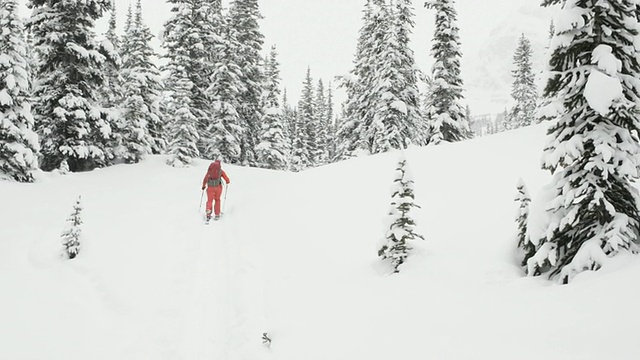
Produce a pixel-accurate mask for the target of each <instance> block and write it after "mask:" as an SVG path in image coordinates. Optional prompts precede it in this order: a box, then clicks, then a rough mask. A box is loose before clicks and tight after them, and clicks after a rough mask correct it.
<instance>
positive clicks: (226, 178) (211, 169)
mask: <svg viewBox="0 0 640 360" xmlns="http://www.w3.org/2000/svg"><path fill="white" fill-rule="evenodd" d="M215 163H216V162H215V161H214V162H212V163H211V164H210V165H209V169H207V173H206V174H204V179H202V188H203V189H204V188H205V187H206V186H207V180H209V178H210V177H212V176H213V170H214V168H215V166H216V164H215ZM217 165H218V166H220V164H217ZM220 171H221V172H222V173H221V176H222V178H223V179H224V181H225V182H226V183H227V184H229V183H231V181H230V180H229V177H228V176H227V173H225V172H224V170H222V169H220ZM218 186H222V182H221V183H220V185H218Z"/></svg>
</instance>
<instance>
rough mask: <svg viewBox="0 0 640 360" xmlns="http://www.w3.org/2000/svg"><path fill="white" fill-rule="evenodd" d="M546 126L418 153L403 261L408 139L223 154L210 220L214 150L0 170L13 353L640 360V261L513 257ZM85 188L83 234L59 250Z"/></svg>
mask: <svg viewBox="0 0 640 360" xmlns="http://www.w3.org/2000/svg"><path fill="white" fill-rule="evenodd" d="M544 131H545V129H544V127H543V126H534V127H530V128H527V129H521V130H518V131H512V132H507V133H502V134H499V135H495V136H491V137H485V138H481V139H477V140H471V141H466V142H462V143H458V144H446V145H441V146H438V147H430V148H426V149H424V148H415V149H411V150H408V151H406V152H405V155H406V157H407V159H408V162H409V166H410V167H411V170H412V172H413V174H414V178H415V193H416V203H417V204H418V205H420V206H422V209H420V210H419V211H417V212H415V213H414V216H415V219H416V221H417V223H418V229H417V231H418V233H420V234H422V235H424V236H425V238H426V240H425V241H417V242H416V243H414V244H412V245H414V247H415V249H414V251H413V253H412V254H411V256H410V257H409V259H408V262H407V263H406V264H405V265H403V267H402V268H401V273H400V274H396V275H388V274H387V273H386V272H385V268H384V266H381V263H380V261H379V260H378V258H377V254H376V253H377V250H378V248H379V246H380V241H381V240H382V238H383V236H384V232H385V229H384V226H383V225H382V224H383V223H384V222H385V218H386V213H387V210H388V208H389V202H390V199H391V197H390V193H389V188H390V186H391V182H392V180H393V174H394V170H395V167H396V163H397V160H398V158H399V153H388V154H383V155H378V156H372V157H367V158H359V159H353V160H350V161H346V162H342V163H339V164H334V165H329V166H324V167H321V168H317V169H313V170H309V171H306V172H303V173H299V174H288V173H280V172H273V171H267V170H257V169H247V168H239V167H235V166H228V165H227V166H225V170H226V171H227V173H228V174H229V176H230V177H231V181H232V183H231V185H230V186H229V192H228V197H227V203H226V204H225V214H224V216H223V218H222V220H220V221H219V222H214V223H212V224H211V225H209V226H205V225H203V222H202V212H201V210H200V209H199V208H198V205H199V201H200V194H201V192H200V182H201V179H202V176H203V175H204V172H205V169H206V167H207V165H208V162H206V161H204V160H203V161H200V162H198V164H197V165H196V166H194V167H192V168H186V169H174V168H171V167H168V166H166V165H164V159H163V157H151V158H150V159H148V160H146V161H145V162H144V163H142V164H138V165H120V166H115V167H111V168H107V169H102V170H96V171H93V172H89V173H81V174H71V175H66V176H60V175H53V174H43V175H42V177H41V180H40V181H39V182H38V183H36V184H14V183H6V182H4V183H0V198H1V199H2V205H1V206H0V219H2V226H1V227H0V248H1V249H2V251H0V289H2V296H1V297H0V359H11V360H13V359H122V360H128V359H131V360H138V359H185V360H186V359H225V360H233V359H278V360H297V359H312V360H315V359H318V360H320V359H322V360H324V359H354V358H357V359H388V358H408V359H445V360H446V359H453V360H458V359H464V360H467V359H524V360H526V359H532V360H533V359H541V358H544V359H558V360H560V359H563V360H564V359H581V360H588V359H594V360H595V359H617V360H625V359H629V360H631V359H638V358H640V349H639V348H638V347H637V346H635V333H636V330H638V328H639V326H640V325H639V324H640V315H639V314H638V313H637V312H635V311H630V308H629V306H628V305H626V303H628V302H630V301H633V299H635V298H637V297H638V295H640V291H639V290H638V288H637V286H634V285H633V284H635V283H637V282H638V281H639V280H640V260H639V259H637V258H635V257H631V256H623V257H618V258H616V259H614V260H612V261H611V262H610V263H608V264H606V265H605V267H604V268H603V269H602V270H600V271H598V272H595V273H593V272H588V273H583V274H581V275H579V276H577V277H576V278H575V280H574V281H573V282H572V284H571V285H568V286H561V285H557V284H555V283H553V282H549V281H548V280H546V279H544V278H526V277H523V276H522V273H521V271H520V269H519V268H518V266H517V265H516V264H515V260H514V258H513V253H514V247H515V239H514V235H515V231H516V228H515V222H514V216H515V209H516V205H515V203H514V202H513V197H514V195H515V192H516V183H517V180H518V178H520V177H523V178H524V180H525V182H526V183H527V186H528V187H529V190H530V192H531V193H532V197H535V195H536V192H537V191H539V189H540V188H541V187H542V186H543V185H544V184H546V183H547V181H548V175H547V174H546V173H544V172H542V171H541V170H539V158H540V155H541V149H542V146H543V144H544ZM78 195H82V205H83V206H84V209H83V212H82V218H83V220H84V223H83V224H82V227H81V228H82V231H83V232H82V236H83V239H82V246H83V247H82V249H81V252H80V254H79V256H78V258H76V259H74V260H72V261H63V260H62V259H61V258H60V257H59V253H60V250H61V245H60V233H61V232H62V230H63V229H64V227H65V225H66V224H65V220H66V218H67V217H68V216H69V214H70V213H71V211H72V207H73V203H74V201H75V199H76V198H77V196H78ZM265 332H266V333H267V334H268V336H269V337H270V338H271V339H272V342H271V346H270V347H267V346H266V345H263V344H262V339H261V337H262V334H263V333H265Z"/></svg>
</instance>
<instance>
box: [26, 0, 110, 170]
mask: <svg viewBox="0 0 640 360" xmlns="http://www.w3.org/2000/svg"><path fill="white" fill-rule="evenodd" d="M28 6H29V7H30V8H32V9H33V12H32V15H31V18H30V19H29V21H28V22H27V26H28V27H29V28H30V29H31V31H33V34H34V39H35V45H36V46H37V47H38V48H39V53H40V54H41V58H40V62H39V66H38V69H37V72H36V77H37V81H36V83H37V87H36V88H35V92H34V95H35V98H36V102H35V104H36V105H35V106H34V110H35V120H36V129H37V132H38V134H39V135H40V139H41V146H42V148H41V154H42V162H41V167H42V169H43V170H52V169H55V168H57V167H58V166H59V165H60V163H61V162H62V161H63V160H65V159H66V160H67V162H68V164H69V168H70V169H71V171H84V170H90V169H93V168H95V167H100V166H104V165H105V164H106V163H107V153H108V142H109V137H110V135H111V125H112V122H113V121H114V119H113V117H112V116H113V114H112V112H111V111H109V109H106V108H105V107H103V104H102V103H101V101H102V99H101V98H100V90H101V88H102V86H103V84H104V82H105V70H104V67H105V63H106V62H108V61H116V60H117V58H118V55H117V54H116V53H115V52H114V51H113V46H112V45H111V43H109V41H108V40H104V41H103V42H102V43H98V42H96V40H95V34H94V29H93V28H94V24H95V21H96V20H97V19H99V18H101V17H102V15H103V13H104V12H105V11H107V10H109V9H110V7H111V1H110V0H86V1H80V2H79V1H58V0H29V2H28Z"/></svg>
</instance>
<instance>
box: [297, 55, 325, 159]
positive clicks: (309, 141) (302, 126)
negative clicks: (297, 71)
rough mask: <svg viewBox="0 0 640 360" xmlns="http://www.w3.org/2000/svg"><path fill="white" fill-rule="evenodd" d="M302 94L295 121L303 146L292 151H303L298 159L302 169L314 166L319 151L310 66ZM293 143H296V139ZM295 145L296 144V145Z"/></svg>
mask: <svg viewBox="0 0 640 360" xmlns="http://www.w3.org/2000/svg"><path fill="white" fill-rule="evenodd" d="M302 86H303V87H302V95H301V96H300V100H299V101H298V114H297V115H298V116H297V121H296V130H297V133H296V135H295V136H296V137H297V138H299V139H300V140H301V142H300V143H299V145H302V146H303V148H302V149H299V148H296V149H295V150H294V151H296V152H297V153H299V154H300V153H303V154H301V156H300V159H302V160H304V162H303V163H302V166H303V169H305V168H308V167H313V166H316V165H317V163H318V155H319V152H320V149H319V144H318V122H319V121H318V114H317V113H316V108H315V102H314V98H315V94H314V90H313V78H312V77H311V68H309V67H307V74H306V76H305V78H304V82H303V83H302ZM294 144H296V145H297V144H298V142H297V141H296V142H295V143H294ZM296 147H297V146H296Z"/></svg>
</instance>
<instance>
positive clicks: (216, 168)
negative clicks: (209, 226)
mask: <svg viewBox="0 0 640 360" xmlns="http://www.w3.org/2000/svg"><path fill="white" fill-rule="evenodd" d="M221 178H222V179H224V181H225V183H226V184H227V185H229V184H230V183H231V182H230V181H229V177H228V176H227V174H226V173H225V172H224V170H222V167H221V165H220V160H216V161H214V162H212V163H211V164H210V165H209V169H208V170H207V173H206V174H205V175H204V179H203V180H202V190H203V191H204V189H205V188H206V189H207V221H209V220H211V205H212V202H213V201H214V200H215V205H214V213H215V218H214V220H218V219H219V218H220V196H221V195H222V179H221Z"/></svg>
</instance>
